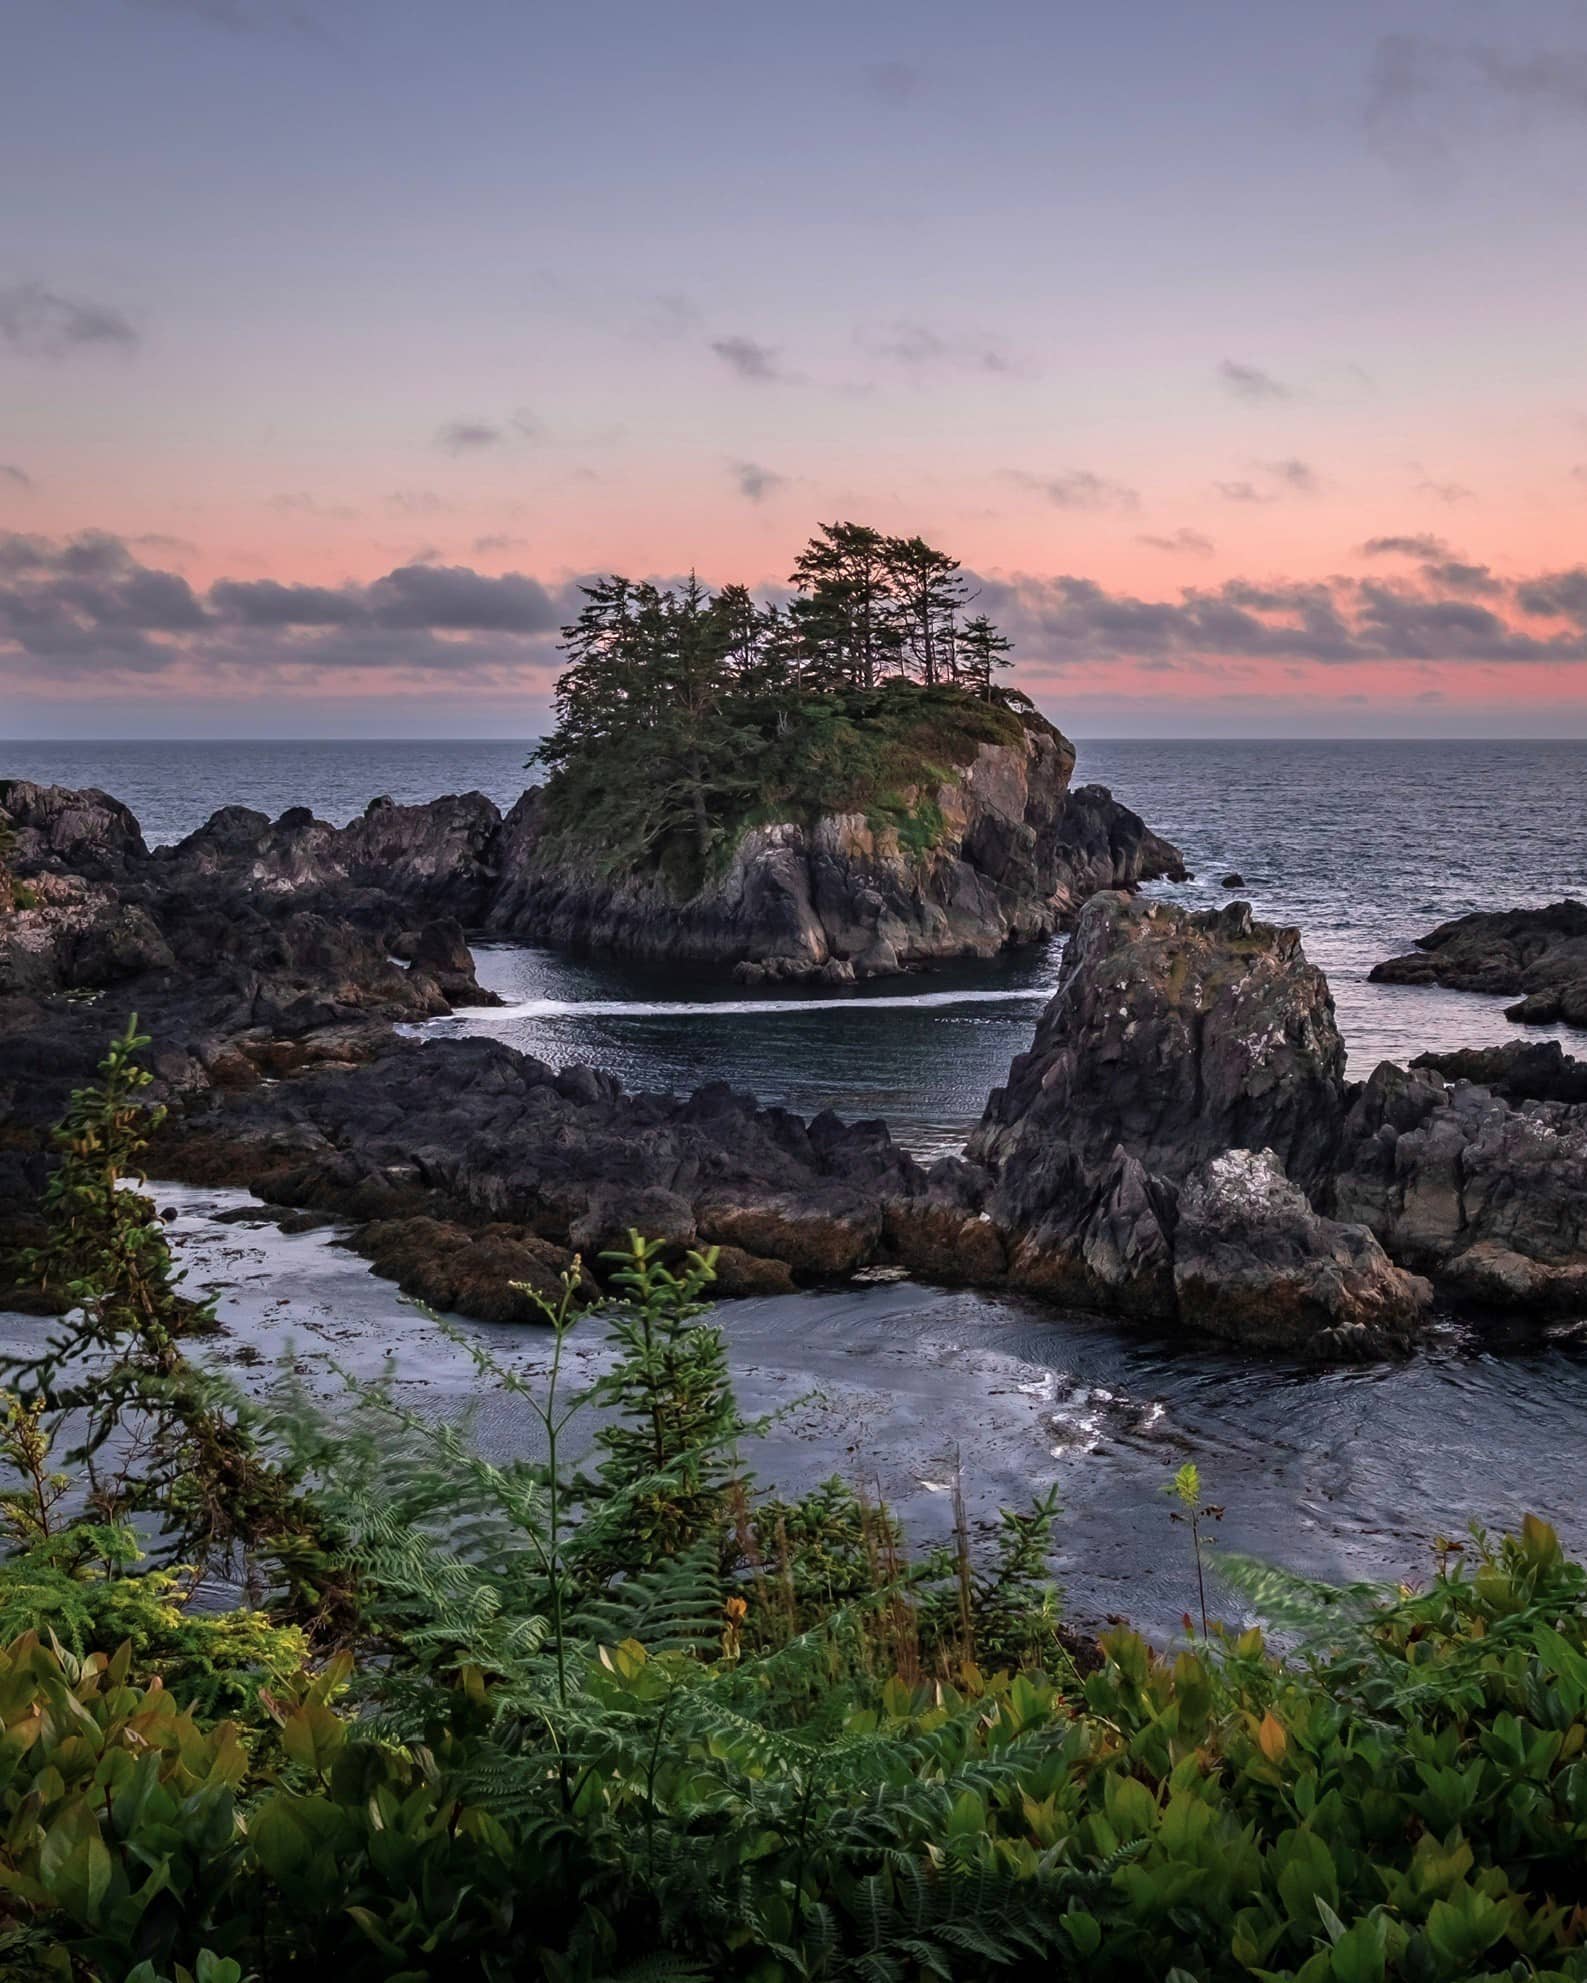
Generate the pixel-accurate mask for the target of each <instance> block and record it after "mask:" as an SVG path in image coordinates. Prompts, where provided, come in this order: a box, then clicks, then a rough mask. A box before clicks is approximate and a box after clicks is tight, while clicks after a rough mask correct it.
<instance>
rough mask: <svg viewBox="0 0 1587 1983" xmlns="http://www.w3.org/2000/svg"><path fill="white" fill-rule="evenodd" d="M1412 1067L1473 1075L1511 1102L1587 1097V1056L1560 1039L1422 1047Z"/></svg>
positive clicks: (1457, 1077) (1452, 1077) (1455, 1077)
mask: <svg viewBox="0 0 1587 1983" xmlns="http://www.w3.org/2000/svg"><path fill="white" fill-rule="evenodd" d="M1411 1066H1412V1068H1413V1069H1414V1068H1419V1067H1427V1068H1431V1069H1432V1070H1433V1071H1434V1072H1435V1073H1437V1074H1441V1075H1442V1076H1443V1077H1444V1079H1445V1080H1446V1081H1451V1082H1454V1081H1469V1082H1471V1084H1472V1085H1473V1086H1474V1087H1478V1088H1490V1089H1492V1091H1493V1093H1494V1094H1496V1095H1503V1096H1504V1098H1505V1100H1506V1101H1511V1102H1570V1103H1573V1104H1574V1103H1578V1102H1587V1061H1580V1060H1572V1059H1570V1058H1569V1056H1568V1055H1567V1054H1566V1052H1565V1049H1564V1048H1563V1047H1562V1046H1561V1045H1560V1043H1559V1041H1558V1040H1511V1041H1508V1042H1507V1043H1506V1044H1505V1045H1504V1046H1502V1047H1464V1048H1461V1049H1460V1050H1459V1051H1457V1052H1452V1053H1422V1054H1418V1055H1417V1056H1416V1058H1415V1060H1413V1061H1412V1062H1411Z"/></svg>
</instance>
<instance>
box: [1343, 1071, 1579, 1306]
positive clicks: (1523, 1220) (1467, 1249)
mask: <svg viewBox="0 0 1587 1983" xmlns="http://www.w3.org/2000/svg"><path fill="white" fill-rule="evenodd" d="M1562 1071H1563V1072H1564V1073H1565V1074H1566V1075H1567V1076H1568V1077H1569V1079H1570V1081H1571V1084H1572V1085H1574V1084H1575V1082H1576V1081H1578V1080H1582V1081H1587V1067H1583V1066H1582V1065H1581V1064H1580V1063H1579V1062H1572V1061H1566V1062H1565V1063H1564V1069H1563V1070H1562ZM1334 1203H1335V1209H1336V1211H1337V1212H1338V1213H1339V1214H1340V1216H1341V1217H1344V1218H1350V1219H1359V1220H1361V1221H1362V1222H1363V1223H1365V1224H1367V1225H1369V1226H1370V1227H1371V1228H1372V1230H1373V1231H1374V1232H1375V1233H1376V1234H1377V1235H1378V1237H1379V1238H1380V1239H1381V1240H1382V1242H1383V1244H1384V1246H1385V1247H1387V1249H1388V1250H1389V1252H1390V1253H1391V1254H1392V1255H1393V1256H1394V1258H1395V1259H1396V1260H1400V1261H1402V1262H1404V1263H1405V1264H1406V1265H1407V1266H1410V1267H1413V1268H1415V1269H1417V1270H1418V1271H1420V1272H1422V1273H1426V1274H1430V1275H1432V1276H1434V1277H1435V1278H1436V1279H1437V1281H1438V1284H1439V1286H1440V1287H1441V1289H1442V1290H1443V1291H1444V1292H1445V1293H1446V1294H1448V1295H1450V1296H1451V1297H1453V1298H1457V1299H1460V1300H1463V1301H1466V1302H1469V1303H1471V1304H1473V1305H1475V1306H1477V1307H1485V1308H1495V1309H1505V1308H1510V1309H1518V1310H1521V1311H1529V1312H1531V1313H1533V1314H1538V1315H1543V1314H1550V1315H1561V1314H1576V1313H1583V1312H1587V1103H1575V1104H1572V1103H1568V1102H1557V1101H1537V1100H1530V1099H1522V1100H1513V1099H1510V1098H1508V1097H1507V1096H1506V1095H1505V1094H1504V1093H1503V1092H1502V1091H1496V1090H1495V1089H1493V1088H1488V1087H1479V1086H1476V1085H1474V1084H1472V1083H1470V1082H1467V1081H1456V1082H1455V1084H1454V1085H1453V1086H1452V1087H1451V1086H1446V1084H1445V1082H1444V1080H1443V1078H1442V1077H1441V1076H1440V1075H1438V1074H1437V1073H1435V1072H1434V1071H1432V1070H1431V1069H1426V1068H1421V1069H1412V1070H1410V1071H1409V1072H1407V1071H1406V1070H1405V1069H1403V1068H1399V1067H1395V1066H1393V1065H1392V1064H1391V1063H1387V1062H1386V1063H1385V1064H1384V1065H1383V1066H1381V1067H1379V1068H1378V1069H1377V1070H1376V1072H1375V1073H1374V1074H1373V1076H1372V1078H1371V1080H1370V1081H1368V1082H1367V1084H1366V1086H1365V1088H1364V1089H1363V1090H1362V1091H1361V1093H1360V1094H1359V1096H1358V1097H1357V1099H1356V1101H1355V1104H1354V1106H1353V1107H1352V1109H1351V1111H1350V1115H1349V1117H1348V1119H1347V1121H1346V1124H1345V1133H1344V1138H1343V1147H1342V1152H1341V1166H1340V1171H1339V1175H1338V1177H1337V1179H1336V1182H1335V1187H1334Z"/></svg>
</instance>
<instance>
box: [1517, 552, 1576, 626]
mask: <svg viewBox="0 0 1587 1983" xmlns="http://www.w3.org/2000/svg"><path fill="white" fill-rule="evenodd" d="M1515 599H1516V604H1517V605H1518V606H1519V607H1520V608H1521V610H1522V612H1523V613H1534V614H1537V615H1539V616H1540V617H1541V618H1544V619H1561V620H1574V621H1575V622H1576V623H1577V625H1578V626H1583V627H1587V565H1576V566H1574V567H1573V568H1572V569H1571V570H1569V571H1561V572H1551V573H1548V574H1547V575H1545V576H1544V577H1542V578H1534V579H1527V580H1525V581H1523V583H1522V584H1520V585H1518V586H1517V587H1516V591H1515Z"/></svg>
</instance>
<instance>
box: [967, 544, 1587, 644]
mask: <svg viewBox="0 0 1587 1983" xmlns="http://www.w3.org/2000/svg"><path fill="white" fill-rule="evenodd" d="M1471 569H1474V570H1477V571H1480V572H1482V573H1483V575H1484V576H1483V584H1484V585H1485V586H1486V584H1487V583H1488V582H1489V580H1491V574H1488V573H1487V572H1486V568H1485V567H1474V568H1471ZM1458 575H1459V576H1460V578H1461V581H1462V583H1461V586H1460V587H1459V588H1452V587H1451V586H1450V585H1449V584H1448V583H1447V581H1445V580H1442V579H1440V578H1439V577H1437V576H1435V575H1430V573H1429V571H1428V570H1426V569H1424V570H1423V572H1422V573H1420V574H1418V576H1417V577H1416V578H1414V579H1403V580H1402V579H1394V580H1387V581H1385V580H1380V579H1352V578H1330V579H1321V580H1314V581H1288V580H1278V581H1272V582H1258V581H1254V580H1250V579H1230V580H1228V581H1226V582H1225V583H1224V584H1222V585H1219V586H1216V587H1209V588H1201V587H1195V586H1186V587H1184V588H1183V589H1182V590H1181V591H1180V592H1179V593H1178V594H1177V596H1174V597H1167V598H1157V599H1152V598H1143V597H1138V596H1136V595H1133V594H1129V593H1121V592H1113V591H1110V590H1108V589H1107V588H1106V587H1104V586H1102V585H1099V584H1098V583H1097V582H1096V581H1095V580H1092V579H1087V578H1083V577H1077V576H1073V575H1064V576H1060V577H1054V578H1039V577H1024V576H1021V577H1015V578H1012V579H1006V580H1005V579H991V578H982V579H981V581H980V585H981V596H982V599H983V601H984V602H985V606H986V610H987V611H988V612H989V613H990V614H991V615H992V617H993V618H994V619H996V620H998V621H999V622H1000V624H1002V625H1003V626H1004V630H1005V631H1006V632H1008V633H1010V634H1011V635H1012V636H1013V638H1014V640H1015V642H1016V646H1017V649H1018V652H1019V654H1020V656H1021V657H1022V659H1023V660H1025V661H1027V662H1035V663H1037V664H1040V663H1041V662H1043V661H1046V662H1048V663H1056V664H1058V665H1060V666H1062V665H1066V664H1070V663H1073V664H1075V665H1077V666H1085V667H1090V666H1093V665H1094V664H1095V662H1096V661H1098V660H1130V661H1136V662H1142V663H1146V662H1164V663H1168V664H1170V665H1172V666H1176V667H1192V666H1203V665H1211V664H1216V663H1219V662H1225V661H1231V660H1249V661H1253V662H1294V663H1297V664H1306V663H1312V664H1322V665H1325V666H1346V665H1358V664H1371V663H1377V662H1382V663H1390V662H1428V663H1433V664H1441V665H1445V666H1457V667H1458V666H1478V665H1488V664H1495V663H1502V664H1509V663H1523V662H1530V663H1541V664H1544V665H1548V666H1553V665H1556V664H1566V663H1571V664H1580V663H1584V662H1587V567H1578V568H1575V569H1573V570H1569V571H1565V572H1557V573H1552V574H1544V575H1542V576H1539V577H1537V578H1534V579H1530V580H1526V581H1523V582H1521V583H1519V584H1515V585H1509V584H1505V583H1503V582H1501V581H1497V580H1493V581H1492V583H1493V584H1494V585H1495V586H1496V587H1497V591H1496V592H1494V593H1493V594H1492V597H1493V598H1494V600H1495V601H1497V602H1499V604H1494V605H1490V604H1486V603H1480V602H1479V601H1477V600H1475V599H1473V598H1471V597H1469V596H1467V594H1468V593H1469V591H1470V590H1471V587H1470V584H1469V580H1467V578H1466V576H1465V568H1462V569H1461V571H1460V573H1459V574H1458ZM1500 605H1502V608H1503V610H1500V609H1499V606H1500ZM1518 616H1530V617H1532V618H1535V619H1539V620H1550V621H1554V622H1555V623H1556V624H1555V625H1554V626H1553V627H1551V628H1549V629H1546V630H1545V629H1542V628H1538V629H1533V628H1530V627H1528V626H1526V625H1525V624H1523V623H1521V619H1520V617H1518Z"/></svg>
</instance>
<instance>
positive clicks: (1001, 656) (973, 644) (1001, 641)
mask: <svg viewBox="0 0 1587 1983" xmlns="http://www.w3.org/2000/svg"><path fill="white" fill-rule="evenodd" d="M1013 645H1014V643H1013V641H1011V640H1009V639H1007V638H1006V637H1005V636H1004V635H1002V634H1000V633H999V632H998V630H997V628H996V627H995V626H993V624H992V622H991V621H990V620H989V619H988V618H987V617H986V615H985V613H977V614H976V616H975V618H974V619H973V620H967V621H966V622H965V624H964V626H963V627H962V628H961V629H960V631H959V642H958V665H959V679H960V680H961V681H962V682H964V684H965V685H966V687H968V688H970V689H973V690H974V692H975V693H976V694H977V695H978V696H980V697H981V698H982V700H983V701H990V700H991V696H992V676H993V672H994V671H995V670H996V669H998V668H1007V667H1008V666H1010V665H1011V664H1010V662H1009V658H1008V657H1009V652H1010V650H1011V649H1012V647H1013Z"/></svg>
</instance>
